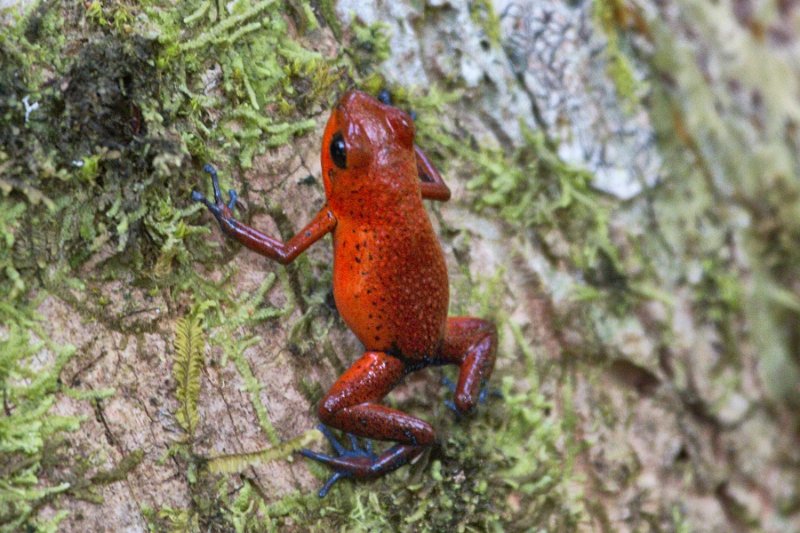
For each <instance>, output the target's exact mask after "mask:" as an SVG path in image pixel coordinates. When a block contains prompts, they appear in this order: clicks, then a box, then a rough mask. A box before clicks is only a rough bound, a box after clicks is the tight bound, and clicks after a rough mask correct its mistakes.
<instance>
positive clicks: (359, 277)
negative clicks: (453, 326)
mask: <svg viewBox="0 0 800 533" xmlns="http://www.w3.org/2000/svg"><path fill="white" fill-rule="evenodd" d="M365 214H366V213H365ZM333 291H334V297H335V299H336V304H337V307H338V309H339V312H340V314H341V316H342V318H343V319H344V321H345V322H346V323H347V325H348V326H349V327H350V329H352V330H353V332H354V333H355V334H356V336H357V337H358V338H359V340H361V342H362V343H364V345H365V347H366V348H367V349H368V350H378V351H385V352H389V353H395V354H396V355H400V356H402V357H405V358H409V359H420V358H425V357H429V356H432V355H434V354H435V353H436V352H437V351H438V348H439V345H440V344H441V341H442V338H443V336H444V328H445V322H446V319H447V308H448V304H449V290H448V279H447V266H446V264H445V260H444V255H443V253H442V249H441V246H440V245H439V241H438V239H437V237H436V234H435V233H434V231H433V227H432V226H431V222H430V220H429V218H428V215H427V213H426V212H425V208H424V206H423V204H422V199H421V197H419V196H417V197H416V198H408V199H406V200H404V201H403V202H402V205H397V206H395V208H394V209H385V210H379V211H372V212H370V213H368V216H366V217H364V218H352V219H351V218H348V217H344V218H343V219H340V220H339V224H338V225H337V227H336V230H335V232H334V280H333Z"/></svg>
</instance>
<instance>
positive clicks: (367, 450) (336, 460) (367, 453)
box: [300, 424, 378, 498]
mask: <svg viewBox="0 0 800 533" xmlns="http://www.w3.org/2000/svg"><path fill="white" fill-rule="evenodd" d="M317 429H319V430H320V431H321V432H322V434H323V435H325V438H327V439H328V442H330V444H331V447H332V448H333V449H334V451H335V452H336V454H337V455H336V456H333V455H327V454H324V453H318V452H315V451H312V450H309V449H305V448H304V449H302V450H300V453H301V454H302V455H303V456H305V457H308V458H309V459H313V460H315V461H319V462H320V463H324V464H326V465H328V466H330V467H332V468H333V469H334V470H335V472H334V474H333V475H332V476H331V477H330V478H329V479H328V481H326V482H325V485H323V487H322V488H321V489H320V491H319V497H320V498H324V497H325V495H326V494H328V491H329V490H331V487H332V486H333V484H334V483H336V482H337V481H339V480H340V479H342V478H348V477H359V476H357V475H356V474H355V473H354V472H352V471H348V468H342V469H337V466H338V465H341V463H343V462H344V463H347V464H348V465H351V464H353V463H358V464H361V463H366V462H370V463H374V462H375V461H377V460H378V456H377V455H375V454H374V453H373V452H372V441H370V440H367V441H366V445H365V446H364V447H363V448H362V447H361V446H359V444H358V439H357V438H356V437H355V435H351V434H350V433H348V434H347V436H348V437H349V438H350V447H351V449H350V450H348V449H347V448H345V447H344V446H343V445H342V443H340V442H339V440H338V439H337V438H336V436H335V435H334V434H333V432H332V431H331V430H330V428H328V426H326V425H324V424H320V425H319V426H317ZM351 469H352V468H351Z"/></svg>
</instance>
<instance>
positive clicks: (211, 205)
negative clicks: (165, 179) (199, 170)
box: [192, 163, 239, 218]
mask: <svg viewBox="0 0 800 533" xmlns="http://www.w3.org/2000/svg"><path fill="white" fill-rule="evenodd" d="M203 170H204V171H205V172H207V173H208V174H210V175H211V185H212V187H213V188H214V202H211V201H210V200H209V199H208V198H206V197H205V195H204V194H203V193H201V192H200V191H192V200H194V201H195V202H201V203H203V204H204V205H205V206H206V207H207V208H208V209H209V211H211V212H212V213H213V214H214V216H215V217H217V218H220V217H221V216H222V215H223V213H222V208H221V206H224V205H225V201H224V200H223V198H222V190H221V189H220V188H219V176H218V175H217V170H216V169H215V168H214V167H213V166H211V165H210V164H208V163H206V165H205V166H204V167H203ZM228 196H229V197H230V200H229V201H228V204H227V206H226V207H227V208H228V209H230V210H232V209H233V208H234V207H235V206H236V202H237V200H238V199H239V197H238V195H237V194H236V191H234V190H230V191H228Z"/></svg>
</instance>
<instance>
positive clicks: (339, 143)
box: [330, 131, 347, 170]
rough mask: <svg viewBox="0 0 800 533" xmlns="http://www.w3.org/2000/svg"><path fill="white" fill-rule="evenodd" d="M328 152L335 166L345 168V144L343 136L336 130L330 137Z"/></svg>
mask: <svg viewBox="0 0 800 533" xmlns="http://www.w3.org/2000/svg"><path fill="white" fill-rule="evenodd" d="M330 153H331V159H332V160H333V163H334V164H335V165H336V166H337V167H339V168H341V169H343V170H344V169H345V168H347V145H346V144H345V142H344V137H342V134H341V133H340V132H338V131H337V132H336V133H334V134H333V137H331V145H330Z"/></svg>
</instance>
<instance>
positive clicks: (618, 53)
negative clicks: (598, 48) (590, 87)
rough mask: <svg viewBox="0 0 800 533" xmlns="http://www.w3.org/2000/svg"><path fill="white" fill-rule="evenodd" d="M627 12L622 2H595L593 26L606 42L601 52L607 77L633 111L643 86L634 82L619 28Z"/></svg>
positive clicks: (635, 80) (607, 0) (634, 78)
mask: <svg viewBox="0 0 800 533" xmlns="http://www.w3.org/2000/svg"><path fill="white" fill-rule="evenodd" d="M628 9H629V8H628V7H627V6H625V5H624V2H623V1H621V0H594V20H595V23H596V24H597V25H598V26H599V27H600V29H601V30H603V33H604V34H605V36H606V39H607V40H608V41H607V42H606V48H605V51H604V53H605V55H606V57H607V60H608V63H607V66H606V69H607V71H608V75H609V77H610V78H611V79H612V80H613V81H614V84H615V86H616V88H617V94H618V95H619V97H620V98H621V99H622V101H623V102H624V103H626V104H627V105H628V107H629V109H633V107H634V106H635V105H636V104H637V103H638V102H639V98H640V95H641V93H642V86H641V83H640V82H639V80H637V79H636V75H635V74H634V71H633V66H632V65H631V61H630V59H629V58H628V56H627V55H626V54H625V52H624V51H623V46H624V44H623V41H622V39H623V37H622V36H623V33H622V30H624V29H625V28H622V27H620V25H621V23H623V21H624V20H625V19H626V18H627V13H628V12H627V10H628Z"/></svg>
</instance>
